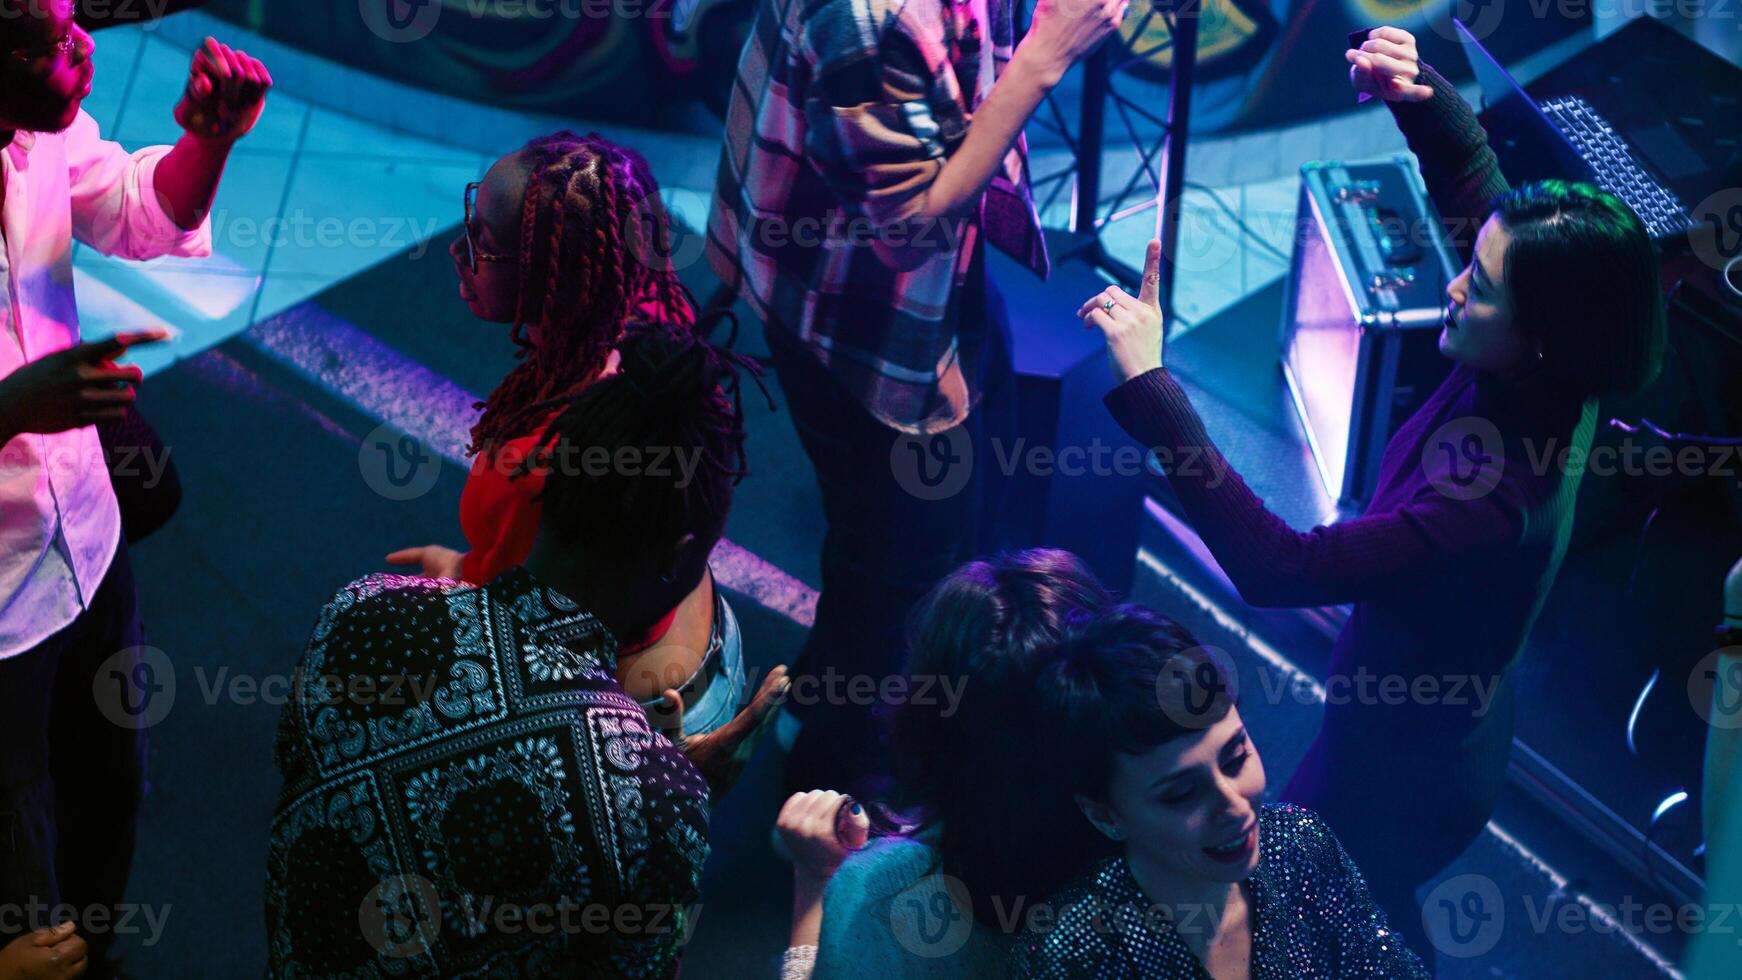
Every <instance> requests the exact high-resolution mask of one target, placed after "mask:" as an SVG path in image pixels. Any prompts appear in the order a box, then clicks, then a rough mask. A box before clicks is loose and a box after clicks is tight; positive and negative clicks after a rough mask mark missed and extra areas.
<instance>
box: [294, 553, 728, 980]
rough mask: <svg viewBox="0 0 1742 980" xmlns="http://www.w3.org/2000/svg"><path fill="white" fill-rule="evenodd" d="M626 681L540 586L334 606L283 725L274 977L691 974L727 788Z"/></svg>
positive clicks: (597, 642)
mask: <svg viewBox="0 0 1742 980" xmlns="http://www.w3.org/2000/svg"><path fill="white" fill-rule="evenodd" d="M615 665H616V641H615V640H614V639H613V638H612V636H611V634H610V633H609V632H608V631H606V629H605V628H604V626H603V625H601V624H600V623H599V621H598V620H597V619H595V618H594V617H593V616H591V615H589V614H588V613H586V612H584V611H582V610H581V609H579V608H578V607H577V606H576V605H575V603H574V602H572V601H571V600H569V599H568V598H566V597H564V596H562V595H560V594H558V593H556V592H554V591H552V590H550V589H548V588H545V587H543V586H542V585H540V584H539V582H538V581H537V580H536V579H535V578H533V576H532V575H531V574H530V573H528V572H527V571H526V570H525V569H523V568H515V569H511V570H509V571H507V572H504V573H503V574H502V575H500V576H498V577H497V578H495V579H493V580H492V581H491V582H490V583H489V584H487V585H484V586H482V587H474V586H464V585H458V584H455V583H451V582H437V581H434V580H431V579H423V578H412V577H406V576H395V575H374V576H370V577H368V578H365V579H361V580H359V581H357V582H355V583H353V584H351V585H349V586H347V587H346V588H344V589H343V590H341V591H340V592H339V593H338V595H336V596H334V598H333V600H332V601H331V602H330V603H328V604H327V606H326V608H325V609H323V610H322V611H321V616H320V620H319V622H318V623H316V625H315V629H314V633H313V636H312V637H311V638H310V640H309V645H308V648H307V650H306V652H305V653H304V655H303V659H302V664H301V666H300V668H299V670H298V673H297V675H296V679H295V681H294V687H293V690H292V696H291V698H290V699H289V701H288V703H287V704H286V705H285V707H284V711H283V713H282V715H281V717H280V722H279V730H278V744H277V759H278V766H279V769H280V771H281V772H282V773H283V775H284V789H283V792H282V793H281V794H280V797H279V801H278V806H277V810H276V813H275V815H274V817H273V822H272V832H271V837H270V839H269V842H268V854H267V889H266V922H267V937H268V939H267V941H268V953H269V962H268V974H269V975H270V976H272V977H285V978H289V977H357V978H361V977H409V976H435V975H439V976H443V977H483V976H489V977H548V976H588V977H591V976H611V977H665V976H672V975H674V974H675V973H676V970H677V961H678V950H679V947H680V940H681V939H682V938H687V929H686V921H687V916H688V915H689V914H690V913H689V911H688V908H687V907H688V906H689V905H690V904H691V903H693V902H695V901H696V899H697V884H698V882H699V880H700V877H701V872H702V865H703V863H704V862H705V861H706V860H707V856H708V844H707V821H708V802H707V800H708V791H707V785H706V783H705V782H704V781H703V780H702V777H701V775H700V774H699V773H698V772H697V771H696V770H695V767H694V766H692V765H691V764H690V762H689V760H688V759H686V758H684V756H683V755H682V754H681V753H679V752H678V751H677V750H676V749H675V748H673V746H672V745H671V743H670V742H668V741H667V740H666V739H665V737H664V736H662V735H660V734H658V733H657V732H654V731H653V730H651V729H650V727H649V725H648V720H647V715H646V713H645V712H644V711H643V710H642V708H641V706H640V705H639V704H637V703H636V702H635V700H634V699H633V698H632V697H630V696H629V694H628V693H627V692H626V691H624V690H623V689H622V687H620V686H619V685H618V683H617V681H616V679H615V678H614V677H613V670H614V669H615Z"/></svg>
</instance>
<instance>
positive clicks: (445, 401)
mask: <svg viewBox="0 0 1742 980" xmlns="http://www.w3.org/2000/svg"><path fill="white" fill-rule="evenodd" d="M243 336H244V338H245V339H246V340H247V341H248V342H249V343H251V344H253V345H254V346H255V347H256V348H258V349H259V350H261V351H262V352H264V353H266V354H267V355H269V356H271V357H272V358H274V359H275V360H278V361H280V362H282V363H284V364H287V365H289V366H290V367H292V368H294V369H296V370H297V371H299V372H301V373H302V374H304V375H306V376H308V377H309V378H310V379H311V380H314V381H316V382H318V383H320V384H321V385H322V386H324V387H326V388H327V389H328V390H330V391H332V392H333V393H335V394H337V395H339V396H340V397H342V398H344V399H346V400H348V401H350V402H351V403H352V404H354V405H356V406H357V407H358V408H359V409H361V410H362V411H363V412H365V413H367V414H369V415H371V416H374V417H375V418H378V419H380V420H381V421H383V422H386V423H389V424H391V425H393V426H394V427H396V428H398V429H399V430H400V431H402V432H404V433H405V434H407V435H409V436H411V437H413V438H415V439H418V440H420V441H421V442H423V443H424V444H425V445H427V446H429V447H430V449H431V450H433V451H435V452H436V453H437V454H438V455H440V456H441V457H442V458H444V459H446V460H448V461H450V462H452V463H455V464H456V465H459V466H462V467H468V468H469V467H470V466H471V460H470V459H469V458H468V457H467V456H466V446H467V444H468V443H469V442H470V435H469V433H470V431H471V426H472V422H473V420H474V419H475V418H476V417H477V410H476V409H474V408H473V407H472V406H473V405H474V404H476V403H477V402H478V400H479V399H478V396H477V395H474V394H472V393H471V392H469V391H467V390H465V389H464V388H461V387H460V386H459V385H456V384H454V383H453V382H452V381H449V380H448V379H447V378H446V377H443V376H442V375H440V374H437V373H436V372H434V371H431V370H430V369H429V368H426V367H424V366H423V365H422V364H419V363H417V362H416V361H414V360H412V359H411V358H409V357H406V356H405V355H404V354H402V353H400V352H399V351H397V350H395V349H394V348H392V347H390V346H388V345H387V344H384V343H382V342H381V341H380V340H378V339H376V338H375V337H374V336H373V335H371V334H370V333H368V332H367V331H365V330H363V329H361V328H359V327H358V326H356V325H355V324H353V323H350V322H349V321H347V320H344V319H342V318H340V317H337V316H334V315H333V314H332V313H331V312H329V311H327V310H325V309H323V308H321V307H320V306H317V305H315V304H313V303H307V304H304V305H302V306H299V307H296V308H294V309H291V310H287V311H285V312H284V313H282V314H280V315H278V316H276V317H273V318H271V319H268V320H264V321H262V322H260V323H258V324H256V325H255V326H254V327H253V328H252V329H251V330H249V331H248V332H247V333H246V334H244V335H243ZM711 561H712V563H713V568H714V575H715V577H716V578H717V580H718V581H719V583H720V584H721V585H723V586H725V587H726V588H728V589H731V590H732V591H734V592H738V593H741V594H743V595H745V596H748V597H749V598H750V599H751V600H752V601H754V602H756V603H758V604H760V605H762V606H765V607H767V608H768V609H769V610H770V611H771V612H774V613H776V614H778V615H780V616H784V617H786V618H787V619H790V620H792V621H793V622H795V623H797V624H798V625H800V626H802V627H804V628H806V629H809V628H810V627H811V625H812V624H813V623H815V622H816V612H817V592H816V590H815V589H813V588H811V587H810V586H808V585H806V584H804V583H803V582H801V581H799V580H798V579H796V578H793V577H792V576H791V575H788V574H787V573H786V572H784V571H782V570H781V569H780V568H779V567H778V566H776V565H774V564H773V563H772V562H769V561H766V560H764V559H763V558H761V557H759V556H757V555H756V553H755V552H752V551H750V550H749V549H747V548H744V547H741V546H740V545H737V544H734V543H733V542H731V541H729V540H726V539H724V538H722V539H721V540H720V543H719V544H718V545H717V546H715V548H714V553H713V555H712V557H711Z"/></svg>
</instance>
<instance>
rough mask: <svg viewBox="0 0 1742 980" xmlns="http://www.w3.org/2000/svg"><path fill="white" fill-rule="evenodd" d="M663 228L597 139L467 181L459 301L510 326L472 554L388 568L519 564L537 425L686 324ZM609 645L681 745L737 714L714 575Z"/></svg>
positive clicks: (642, 182)
mask: <svg viewBox="0 0 1742 980" xmlns="http://www.w3.org/2000/svg"><path fill="white" fill-rule="evenodd" d="M669 227H670V224H669V222H668V220H667V218H666V215H665V210H664V208H663V206H662V204H661V202H660V197H659V186H658V184H657V183H656V182H655V181H654V179H653V173H652V171H651V170H649V169H648V166H647V161H646V160H645V159H643V158H642V156H641V155H640V154H639V153H636V152H635V151H634V150H631V149H628V148H626V147H622V146H618V145H617V144H615V143H612V142H611V141H609V140H607V139H605V138H604V137H602V136H599V135H598V134H597V133H593V134H589V135H587V136H584V137H582V136H576V135H575V134H574V133H571V132H568V131H563V132H560V133H555V134H552V135H550V136H542V137H539V138H538V139H535V140H533V141H532V142H530V143H528V144H527V145H526V146H525V147H523V148H521V149H520V150H518V151H516V152H514V153H512V154H509V155H508V156H506V157H503V158H502V159H500V160H498V161H496V163H495V164H494V165H492V166H491V167H490V169H489V171H488V172H487V173H486V174H485V175H484V179H483V180H482V181H478V182H474V183H471V184H468V185H466V195H465V224H464V226H463V228H462V229H461V234H460V235H458V236H457V237H456V238H455V239H454V241H453V243H452V244H451V245H450V246H449V248H448V252H449V254H450V255H452V256H453V259H454V271H455V273H456V275H458V277H459V281H460V298H461V299H463V300H465V302H466V306H467V307H468V308H470V309H471V311H472V313H473V315H475V316H477V317H478V318H479V319H481V320H485V321H488V322H491V323H506V324H511V325H512V327H513V329H512V331H511V333H510V335H509V336H510V338H511V339H512V340H513V341H514V343H515V345H516V346H518V347H519V352H518V355H517V356H518V357H519V358H520V363H519V364H518V365H516V366H515V368H514V369H513V370H512V371H510V372H509V373H508V376H507V377H505V378H503V379H502V382H501V383H500V384H498V385H497V386H496V390H494V391H492V392H491V393H490V395H489V397H488V398H487V399H485V401H484V402H483V403H482V405H481V407H482V408H483V413H482V414H481V415H480V416H479V417H478V421H477V423H476V424H475V425H473V426H472V445H471V452H472V453H473V454H474V457H473V461H472V472H471V475H470V476H469V477H468V478H467V480H466V487H465V490H464V491H463V492H462V493H461V496H460V529H461V531H462V532H463V533H464V534H465V536H466V541H467V543H468V545H469V546H470V547H469V550H467V551H465V552H463V553H462V552H460V551H456V550H454V549H453V548H447V547H443V546H441V545H433V544H432V545H425V546H423V547H420V548H406V549H403V550H400V551H396V552H394V553H392V554H390V555H388V556H387V560H388V561H389V562H393V563H395V564H402V565H415V566H418V567H420V568H421V569H422V573H423V574H424V575H426V576H429V577H432V578H450V579H460V580H462V581H465V582H469V583H473V584H477V585H482V584H484V583H486V582H488V581H490V580H491V579H493V578H495V577H496V576H497V575H500V574H501V573H502V572H504V571H507V570H508V569H510V568H512V567H514V566H515V565H518V564H520V562H521V561H522V560H524V559H525V558H526V556H527V554H528V553H529V552H530V551H531V550H532V543H533V538H534V536H535V535H536V533H537V531H538V525H539V515H540V511H541V507H540V505H539V503H538V496H539V494H540V492H541V491H542V490H543V489H544V473H543V472H541V471H540V470H539V469H536V468H535V469H527V468H525V467H523V465H522V464H524V463H525V462H526V461H527V459H528V457H529V456H530V455H532V453H533V452H534V451H535V449H536V447H537V445H538V443H539V442H540V441H541V439H542V437H543V433H544V430H545V427H546V425H548V424H549V422H550V420H551V419H552V418H554V417H555V416H556V415H557V414H559V413H560V412H561V410H562V409H563V408H564V407H565V406H566V405H567V402H568V399H569V398H571V397H572V396H573V395H574V394H575V393H576V392H578V391H580V390H581V389H582V388H584V387H586V386H587V385H588V384H590V383H591V382H593V381H594V380H597V379H598V378H600V377H603V376H604V375H606V374H609V373H611V372H612V371H614V370H615V369H616V355H617V352H616V346H617V343H618V341H619V340H620V339H621V338H622V336H623V333H624V331H625V329H627V328H628V327H629V326H630V325H631V324H632V323H635V322H663V323H677V324H682V325H685V326H694V325H695V322H696V316H695V307H694V304H693V302H692V301H691V297H690V294H689V291H688V290H687V289H686V288H685V287H684V285H683V283H682V282H680V281H679V279H678V277H677V273H676V272H675V271H674V270H673V269H672V267H671V262H670V260H669V259H668V258H667V256H669V255H670V254H671V249H670V243H669V240H668V236H667V229H668V228H669ZM563 465H588V463H587V461H586V460H585V459H584V458H583V459H578V460H570V461H564V463H563ZM620 639H622V640H623V643H622V645H621V646H620V647H619V651H618V674H619V680H620V681H621V682H622V684H623V685H624V687H625V688H626V689H627V690H629V692H630V693H631V694H634V695H635V696H636V697H638V698H640V699H642V701H643V702H644V703H647V704H649V705H650V707H651V706H657V705H658V703H659V700H660V698H661V695H662V694H663V693H664V692H665V691H667V690H668V689H674V688H675V689H676V690H677V691H678V692H679V695H680V698H681V699H682V700H683V702H686V705H685V707H686V708H687V711H686V712H685V713H684V715H683V719H684V726H683V727H684V730H685V731H686V732H690V733H695V732H697V731H707V730H711V729H712V728H714V727H718V725H719V724H720V723H723V722H724V721H726V720H728V719H730V718H731V717H732V715H733V712H732V710H731V709H732V707H733V706H734V705H735V703H736V701H737V698H736V697H735V696H733V697H730V698H722V697H719V695H720V694H722V693H726V692H728V691H735V690H741V689H742V687H743V668H742V660H741V658H740V657H739V656H738V655H737V650H736V642H737V637H736V629H735V626H734V624H733V621H732V617H731V612H730V610H729V609H727V608H725V606H724V603H723V602H721V601H720V600H719V599H718V597H717V596H716V595H715V593H714V588H713V579H712V576H705V577H704V578H703V581H702V584H701V585H700V586H699V587H698V588H697V589H696V591H695V593H693V594H692V595H690V596H689V597H688V598H687V599H685V600H684V602H683V603H681V604H680V605H679V606H678V608H676V609H673V610H671V611H670V612H668V613H667V614H666V615H665V616H664V617H662V618H661V619H660V620H659V621H657V622H654V623H649V624H647V628H646V629H645V630H644V631H641V632H640V633H639V635H638V636H636V637H634V638H630V637H623V638H620ZM724 646H729V647H731V649H730V650H727V651H723V650H722V649H721V648H722V647H724ZM703 668H707V669H705V670H704V669H703ZM713 680H720V681H722V683H720V684H719V685H718V689H717V690H716V691H715V692H714V694H715V696H714V697H709V698H707V699H706V704H705V705H704V704H701V703H698V702H700V701H701V700H702V698H703V697H704V695H706V694H707V688H708V687H709V686H710V682H711V681H713ZM734 682H735V683H734ZM698 709H703V710H698Z"/></svg>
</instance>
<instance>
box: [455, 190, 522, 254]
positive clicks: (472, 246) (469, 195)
mask: <svg viewBox="0 0 1742 980" xmlns="http://www.w3.org/2000/svg"><path fill="white" fill-rule="evenodd" d="M481 184H482V182H481V181H476V180H474V181H472V182H471V183H470V184H467V185H466V225H465V227H466V265H468V266H470V267H471V269H472V271H473V272H477V271H478V263H480V262H507V263H510V264H513V263H517V262H519V261H520V260H519V259H517V258H514V257H512V256H508V255H493V254H491V253H489V252H486V251H483V250H482V249H480V248H478V240H477V235H476V234H474V233H473V231H472V222H473V221H474V220H475V219H476V218H477V214H478V188H479V186H480V185H481Z"/></svg>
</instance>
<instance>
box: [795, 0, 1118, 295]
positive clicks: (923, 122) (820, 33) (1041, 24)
mask: <svg viewBox="0 0 1742 980" xmlns="http://www.w3.org/2000/svg"><path fill="white" fill-rule="evenodd" d="M1125 2H1126V0H1073V2H1070V3H1055V2H1054V0H1040V3H1039V6H1037V7H1036V8H1035V12H1034V18H1033V26H1032V27H1030V29H1029V31H1028V34H1027V35H1026V36H1025V37H1024V38H1023V41H1022V43H1021V44H1020V45H1019V46H1018V47H1017V48H1016V53H1015V55H1014V56H1013V57H1011V58H1010V59H1009V61H1008V62H1007V64H1006V65H1005V67H1004V68H1003V71H1002V72H1001V74H1000V75H999V77H998V80H997V82H996V83H995V84H994V85H993V86H992V91H991V94H989V95H988V96H987V97H986V100H985V101H984V102H983V103H982V104H981V105H980V106H979V107H978V108H976V109H975V110H974V113H973V122H972V124H971V125H969V126H968V127H967V130H966V132H965V134H963V135H962V136H961V137H960V139H959V142H957V143H956V145H955V146H953V147H951V146H947V145H946V142H945V141H946V138H947V136H948V133H949V130H950V129H951V128H954V126H955V125H956V124H953V123H952V121H951V120H949V119H940V118H939V117H938V116H937V115H935V114H934V113H935V110H936V109H937V108H938V107H937V106H934V104H933V102H932V99H933V98H934V97H935V94H936V93H938V92H947V91H948V86H947V85H946V83H945V81H944V80H943V78H942V74H943V72H945V71H947V70H949V69H948V65H947V63H944V62H942V61H941V52H943V51H944V50H945V46H944V44H943V43H942V42H943V38H942V36H941V31H942V16H941V15H939V16H927V15H926V14H925V13H924V11H926V10H927V9H935V5H933V7H932V8H927V7H925V6H924V5H921V4H909V5H904V6H903V7H902V10H901V13H899V14H897V15H896V16H894V17H893V18H891V20H890V22H889V23H888V25H887V26H884V27H883V28H882V29H881V30H880V31H879V33H878V34H877V37H876V39H875V40H874V41H872V42H869V43H868V42H866V41H865V40H863V38H864V37H865V35H866V33H867V31H868V28H867V27H866V26H865V25H863V24H861V23H860V20H861V18H862V17H863V15H864V13H865V11H864V9H863V8H864V6H865V5H864V4H862V3H854V2H845V0H843V2H840V3H835V4H829V5H827V6H824V7H822V8H820V11H819V14H818V16H817V19H816V21H815V22H814V23H812V24H811V25H810V26H809V27H808V28H807V30H806V34H807V44H808V46H809V48H810V49H811V51H812V54H813V57H814V58H815V59H816V68H815V75H814V78H813V82H812V86H811V91H810V92H809V93H808V95H807V98H806V102H805V107H804V109H805V118H806V124H807V127H808V128H807V131H806V152H807V153H808V155H809V156H810V158H811V161H812V163H813V165H814V166H816V168H817V172H818V173H819V174H821V175H822V177H823V179H824V180H825V181H826V182H827V183H828V184H829V186H830V188H831V189H832V190H833V191H834V192H835V195H836V196H837V197H838V198H839V199H840V200H841V202H842V204H843V205H844V206H845V207H846V208H847V209H848V210H849V211H850V212H851V213H854V214H858V215H862V216H864V217H867V218H869V219H870V220H871V221H872V222H874V223H875V224H876V225H877V226H878V228H879V230H880V233H879V234H878V235H876V236H875V237H874V238H873V239H872V241H871V247H872V249H873V250H874V251H876V253H877V255H878V257H879V258H881V259H883V261H884V262H885V263H887V264H889V265H890V266H892V267H894V268H899V269H912V268H916V267H918V266H919V265H920V264H922V263H923V262H924V261H925V260H926V259H928V258H930V257H931V256H932V255H933V254H934V253H935V252H936V251H937V250H938V249H939V248H941V247H943V246H945V245H946V244H947V243H950V242H953V241H955V240H956V239H955V236H953V235H939V234H935V233H933V232H934V228H933V227H932V226H933V223H938V222H950V221H955V220H958V219H962V218H966V217H968V216H969V215H970V214H972V213H973V211H974V209H975V207H976V206H977V204H978V202H979V200H980V195H981V193H982V192H984V191H985V189H986V185H987V184H988V183H990V182H991V180H992V178H993V176H995V175H996V174H997V173H998V169H999V167H1000V166H1001V165H1003V162H1004V158H1005V155H1006V154H1008V153H1009V152H1010V149H1011V147H1012V146H1014V145H1015V143H1016V139H1017V137H1018V136H1020V135H1021V134H1022V128H1023V127H1024V126H1025V125H1027V123H1028V118H1029V117H1030V116H1031V115H1033V114H1034V111H1035V109H1036V108H1038V107H1039V106H1040V103H1041V101H1042V100H1044V99H1045V98H1046V96H1047V94H1048V93H1049V92H1051V91H1052V89H1053V88H1054V87H1055V86H1056V85H1058V83H1059V80H1060V79H1061V78H1062V77H1063V76H1064V73H1065V71H1066V70H1068V69H1069V68H1070V67H1071V65H1072V64H1074V63H1075V62H1076V60H1077V59H1078V58H1080V57H1082V56H1083V55H1084V54H1085V53H1087V52H1088V51H1091V50H1093V49H1094V48H1095V46H1096V45H1098V44H1100V43H1101V41H1102V40H1104V39H1105V38H1106V37H1107V35H1108V34H1110V33H1112V31H1113V29H1114V28H1116V27H1118V26H1119V21H1120V19H1121V18H1122V17H1123V16H1124V12H1125ZM983 43H984V42H983ZM952 84H953V83H952ZM966 95H967V96H968V97H969V98H972V93H966Z"/></svg>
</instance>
